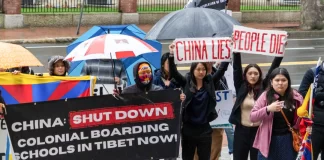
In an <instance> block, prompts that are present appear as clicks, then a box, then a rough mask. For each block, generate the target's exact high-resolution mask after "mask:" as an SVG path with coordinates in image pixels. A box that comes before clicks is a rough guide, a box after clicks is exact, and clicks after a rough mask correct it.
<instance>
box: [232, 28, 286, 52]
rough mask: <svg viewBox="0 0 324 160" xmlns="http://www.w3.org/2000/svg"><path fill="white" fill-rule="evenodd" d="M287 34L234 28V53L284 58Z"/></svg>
mask: <svg viewBox="0 0 324 160" xmlns="http://www.w3.org/2000/svg"><path fill="white" fill-rule="evenodd" d="M287 36H288V35H287V32H285V31H275V30H259V29H253V28H248V27H242V26H234V31H233V40H234V45H233V52H241V53H251V54H261V55H267V56H276V57H283V56H284V54H285V44H286V42H287Z"/></svg>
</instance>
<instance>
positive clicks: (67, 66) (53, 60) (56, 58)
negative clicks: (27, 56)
mask: <svg viewBox="0 0 324 160" xmlns="http://www.w3.org/2000/svg"><path fill="white" fill-rule="evenodd" d="M59 60H62V61H63V63H64V66H65V74H66V73H67V72H68V71H69V69H70V62H69V61H67V60H64V57H63V56H59V55H56V56H52V57H51V58H50V59H49V60H48V70H49V74H50V75H51V76H55V75H54V65H55V63H56V62H57V61H59Z"/></svg>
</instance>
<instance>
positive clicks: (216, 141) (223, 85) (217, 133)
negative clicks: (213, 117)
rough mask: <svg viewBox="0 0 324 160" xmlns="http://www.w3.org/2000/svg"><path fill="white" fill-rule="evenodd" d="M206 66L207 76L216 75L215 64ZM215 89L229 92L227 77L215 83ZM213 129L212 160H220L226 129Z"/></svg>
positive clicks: (209, 63) (195, 159)
mask: <svg viewBox="0 0 324 160" xmlns="http://www.w3.org/2000/svg"><path fill="white" fill-rule="evenodd" d="M206 64H207V74H210V75H213V74H214V73H216V71H217V69H216V68H215V67H213V64H214V62H207V63H206ZM219 64H220V63H219ZM218 67H219V66H218ZM218 67H217V68H218ZM214 87H215V90H227V82H226V79H225V77H224V76H223V77H222V78H221V79H220V80H219V81H218V82H217V83H214ZM212 129H213V132H212V134H211V136H212V143H211V154H210V160H218V159H219V157H220V156H221V151H222V143H223V133H224V129H223V128H216V127H214V126H212ZM194 160H199V158H198V155H197V151H196V152H195V157H194Z"/></svg>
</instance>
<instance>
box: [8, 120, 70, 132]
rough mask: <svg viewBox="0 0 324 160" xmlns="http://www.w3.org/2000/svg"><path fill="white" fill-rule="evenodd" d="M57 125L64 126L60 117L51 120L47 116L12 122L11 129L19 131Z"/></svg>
mask: <svg viewBox="0 0 324 160" xmlns="http://www.w3.org/2000/svg"><path fill="white" fill-rule="evenodd" d="M64 122H65V120H64ZM57 126H64V123H63V121H62V120H61V119H60V118H55V119H54V121H52V119H51V118H48V119H39V120H31V121H29V122H27V121H23V122H15V123H13V124H12V126H11V129H12V130H13V131H14V132H20V131H27V130H35V129H42V128H53V127H57Z"/></svg>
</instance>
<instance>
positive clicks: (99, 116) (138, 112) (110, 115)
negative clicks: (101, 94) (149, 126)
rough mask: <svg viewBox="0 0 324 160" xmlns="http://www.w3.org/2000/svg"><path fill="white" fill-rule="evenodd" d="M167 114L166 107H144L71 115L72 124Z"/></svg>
mask: <svg viewBox="0 0 324 160" xmlns="http://www.w3.org/2000/svg"><path fill="white" fill-rule="evenodd" d="M161 115H162V116H167V115H168V107H161V108H159V107H156V108H145V109H141V108H139V109H132V110H128V111H105V112H99V113H91V114H90V113H89V114H87V115H86V114H76V115H73V116H72V120H73V124H75V125H78V124H81V123H92V122H102V121H110V120H111V121H114V120H124V119H136V118H149V117H152V116H156V117H159V116H161Z"/></svg>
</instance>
